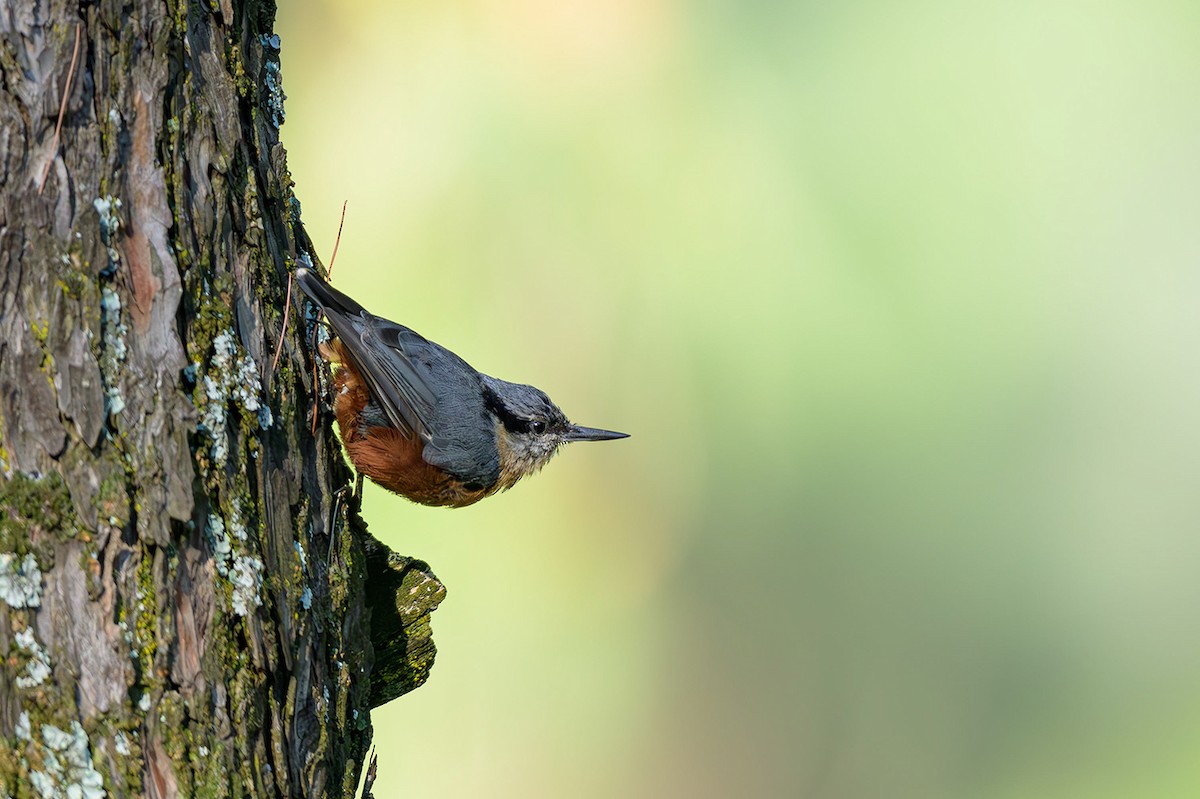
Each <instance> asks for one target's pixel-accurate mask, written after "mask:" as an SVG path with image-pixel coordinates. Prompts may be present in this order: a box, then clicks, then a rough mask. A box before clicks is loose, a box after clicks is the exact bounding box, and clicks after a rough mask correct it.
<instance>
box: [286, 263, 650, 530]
mask: <svg viewBox="0 0 1200 799" xmlns="http://www.w3.org/2000/svg"><path fill="white" fill-rule="evenodd" d="M296 282H297V283H299V284H300V288H301V289H303V290H304V293H305V294H307V295H308V297H309V299H311V300H312V301H313V302H315V303H316V304H317V305H318V306H319V307H320V309H321V310H322V311H323V312H324V313H325V316H326V318H327V319H328V320H329V324H330V326H331V327H332V328H333V331H334V333H335V334H336V338H335V339H333V340H332V341H331V342H330V343H329V344H322V345H321V348H320V350H321V355H322V357H324V358H325V360H327V361H330V362H331V363H332V364H333V367H334V370H333V388H334V402H333V411H334V415H335V416H336V417H337V420H338V426H339V427H340V428H341V431H342V440H343V442H344V443H345V445H346V452H347V454H349V456H350V460H351V462H353V464H354V468H356V469H357V470H358V471H359V472H360V473H362V474H364V475H366V476H367V477H370V478H371V479H372V480H374V481H375V482H376V483H378V484H379V485H381V486H383V487H384V488H386V489H388V490H389V491H394V492H396V493H397V494H400V495H402V496H405V497H408V498H409V499H411V500H412V501H414V502H419V503H421V504H423V505H444V506H450V507H455V508H460V507H463V506H464V505H470V504H472V503H474V502H478V501H479V500H481V499H483V498H484V497H487V496H490V495H492V494H495V493H496V492H497V491H503V490H505V489H508V488H511V487H512V486H513V485H514V484H515V483H516V482H517V481H518V480H520V479H521V478H522V477H524V476H525V475H527V474H532V473H533V472H536V471H537V470H538V469H540V468H542V466H544V465H545V464H546V462H547V461H549V460H550V458H551V457H552V456H553V455H554V453H555V452H557V451H558V448H559V447H560V446H561V445H562V444H565V443H567V442H569V441H604V440H606V439H613V438H625V437H626V436H627V434H626V433H614V432H612V431H610V430H597V429H595V428H592V427H580V426H579V425H574V424H571V422H569V421H568V420H567V417H566V416H565V415H564V414H563V412H562V411H560V410H559V409H558V406H557V405H555V404H554V403H553V402H551V401H550V398H549V397H547V396H546V394H545V393H544V392H542V391H540V390H539V389H536V388H534V387H533V386H524V385H519V384H517V383H508V382H506V381H504V380H497V379H496V378H494V377H489V376H488V375H485V374H482V373H481V372H477V371H475V370H474V369H473V368H471V366H470V365H469V364H468V363H467V362H466V361H464V360H463V359H462V358H460V357H458V356H457V355H455V354H454V353H453V352H450V350H448V349H446V348H445V347H442V346H439V345H437V344H434V343H433V342H432V341H429V340H428V339H426V338H423V337H422V336H420V335H418V334H417V333H416V332H414V331H412V330H410V329H408V328H407V327H405V326H404V325H400V324H397V323H395V322H389V321H388V320H387V319H382V318H380V317H378V316H374V315H373V314H370V313H368V312H367V311H366V310H365V309H364V308H363V307H362V306H361V305H359V304H358V303H357V302H355V301H354V300H352V299H350V298H349V297H347V296H346V295H345V294H343V293H341V292H340V291H338V290H337V289H335V288H333V286H331V285H329V284H328V283H327V282H325V280H324V279H323V278H322V277H321V276H320V275H318V274H317V273H316V271H315V270H312V269H308V268H305V267H300V268H298V269H297V270H296Z"/></svg>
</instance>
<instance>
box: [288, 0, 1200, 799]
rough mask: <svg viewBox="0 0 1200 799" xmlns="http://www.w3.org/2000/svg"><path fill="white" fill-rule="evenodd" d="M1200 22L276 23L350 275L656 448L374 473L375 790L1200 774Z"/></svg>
mask: <svg viewBox="0 0 1200 799" xmlns="http://www.w3.org/2000/svg"><path fill="white" fill-rule="evenodd" d="M1198 8H1200V7H1198V6H1196V4H1195V3H1187V2H1179V1H1178V0H1147V1H1146V2H1139V3H1133V2H1105V1H1104V0H1101V2H1080V1H1079V0H1065V2H1057V3H1054V2H1051V3H1045V2H1021V1H1020V0H1018V2H1015V3H963V2H957V0H924V1H920V0H919V1H918V2H911V3H899V2H884V1H882V0H880V1H878V2H851V3H811V2H795V3H780V2H741V1H739V0H706V1H703V2H701V1H697V2H684V1H683V0H567V1H566V2H561V1H560V0H473V1H472V2H454V1H451V2H435V1H434V0H422V1H421V2H412V1H411V0H410V1H408V2H386V1H385V0H357V1H356V2H350V3H342V2H334V0H324V2H322V1H321V0H304V1H302V2H294V3H282V4H281V6H280V10H279V26H278V27H279V31H280V33H281V34H282V41H283V47H282V58H283V77H284V88H285V90H286V92H287V95H288V99H287V105H286V110H287V123H286V124H285V126H284V128H283V140H284V143H285V145H286V147H287V149H288V154H289V163H290V166H291V169H292V173H293V175H294V176H295V179H296V184H297V185H296V193H297V195H298V197H299V198H300V200H301V202H302V203H303V211H304V216H303V218H304V221H305V223H306V225H307V226H308V229H309V231H310V232H311V233H312V234H313V238H314V240H315V241H316V242H317V245H318V247H319V248H320V249H321V255H322V257H323V258H325V259H326V260H328V257H329V254H330V252H331V250H332V248H333V243H334V236H335V233H336V230H337V225H338V218H339V215H340V211H341V206H342V202H343V201H348V202H349V208H348V211H347V215H346V223H345V230H344V232H343V234H342V240H341V248H340V251H339V254H338V257H337V261H336V266H335V269H334V281H335V282H336V284H337V285H338V286H339V287H340V288H342V289H344V290H345V291H347V292H348V293H350V294H351V295H352V296H354V297H356V298H358V299H360V300H361V301H363V302H364V304H366V305H367V306H368V307H369V308H370V309H371V310H373V311H375V312H377V313H380V314H382V315H385V316H388V317H390V318H393V319H396V320H398V321H401V322H404V323H406V324H408V325H410V326H412V327H413V328H415V329H416V330H418V331H419V332H421V333H423V334H424V335H426V336H428V337H430V338H432V339H434V340H435V341H438V342H440V343H442V344H444V345H446V346H448V347H450V348H451V349H453V350H455V351H456V352H458V353H459V354H460V355H462V356H463V357H465V358H466V359H467V360H468V361H470V362H471V363H472V364H473V365H475V366H476V367H477V368H479V369H481V370H483V371H485V372H488V373H490V374H494V375H496V376H499V377H503V378H506V379H510V380H516V381H521V382H531V383H534V384H536V385H538V386H540V387H542V388H543V389H545V390H546V391H547V392H548V393H549V394H550V395H551V396H552V397H553V398H554V399H555V400H556V401H557V402H558V403H559V404H560V405H561V406H562V407H563V409H564V410H565V411H566V412H567V414H568V415H569V416H571V417H572V419H573V420H574V421H576V422H579V423H581V424H586V425H593V426H599V427H607V428H612V429H617V430H625V431H628V432H630V433H632V434H633V437H632V438H630V439H628V440H625V441H618V442H608V443H603V444H575V445H572V446H571V447H569V448H567V449H566V450H565V451H564V452H563V453H562V454H560V455H559V456H558V458H557V459H556V460H555V461H554V462H553V463H552V464H551V465H550V466H549V467H548V468H547V469H546V471H545V472H544V473H543V474H540V475H538V476H536V477H534V478H532V479H530V480H528V481H526V482H524V483H522V484H521V485H519V486H518V487H517V488H515V489H514V490H513V491H511V492H509V493H508V494H504V495H502V496H499V497H496V498H493V499H490V500H487V501H485V502H483V503H481V504H480V505H478V506H476V507H472V508H469V509H466V510H461V511H446V510H437V509H429V508H423V507H418V506H415V505H411V504H408V503H406V502H405V501H404V500H401V499H399V498H396V497H393V496H390V495H387V494H385V493H383V492H381V491H377V490H376V491H374V492H373V493H368V494H367V497H366V502H365V507H364V515H365V516H366V518H367V520H368V522H369V523H370V525H371V528H372V530H373V532H375V533H376V534H377V535H379V536H380V537H381V538H383V539H384V540H385V541H387V542H388V543H389V544H390V545H391V546H392V547H394V548H395V549H397V550H399V551H401V552H404V553H408V554H413V555H416V556H419V557H422V558H425V559H427V560H429V561H430V563H431V564H432V565H433V568H434V569H435V571H436V572H437V573H438V575H439V576H440V577H442V578H443V579H444V580H445V582H446V583H447V585H448V587H449V598H448V599H447V600H446V602H445V604H443V605H442V607H441V609H440V610H438V612H437V613H436V614H435V616H434V630H435V636H436V640H437V643H438V648H439V654H438V661H437V665H436V666H435V668H434V671H433V676H432V678H431V679H430V681H429V683H428V684H427V685H426V686H425V687H423V688H421V689H420V690H418V691H417V692H415V693H414V694H412V695H410V696H407V697H405V698H403V699H401V700H399V701H397V702H394V703H392V704H391V705H389V706H387V707H386V708H384V709H382V710H380V711H377V712H376V713H375V714H374V719H375V724H376V730H377V732H376V743H377V745H378V747H379V751H380V753H381V767H380V783H379V785H380V787H379V789H378V793H377V795H378V796H380V797H382V798H383V799H388V798H389V797H393V796H401V795H404V796H445V797H488V799H493V798H496V797H499V798H500V799H503V798H504V797H539V798H540V797H545V798H546V799H557V798H558V797H572V798H573V799H574V798H576V797H581V798H582V799H608V798H609V797H639V798H640V797H687V798H689V799H691V798H693V797H705V798H707V797H713V798H719V797H743V796H745V797H767V798H768V799H770V798H772V797H831V798H833V799H858V798H861V799H876V798H878V797H887V798H888V799H896V798H897V797H899V798H901V799H905V798H907V797H913V799H930V798H937V797H946V798H947V799H962V798H963V797H971V798H972V799H980V798H982V799H1064V798H1068V799H1070V798H1073V797H1081V798H1084V797H1085V798H1086V799H1094V798H1097V797H1099V798H1100V799H1105V798H1107V797H1113V798H1114V799H1116V798H1118V797H1119V798H1120V799H1127V798H1128V797H1194V796H1197V795H1200V770H1198V768H1197V763H1198V762H1200V490H1198V488H1197V481H1198V477H1200V368H1198V366H1200V312H1198V311H1197V301H1198V298H1200V89H1198V88H1197V87H1198V86H1200V11H1198Z"/></svg>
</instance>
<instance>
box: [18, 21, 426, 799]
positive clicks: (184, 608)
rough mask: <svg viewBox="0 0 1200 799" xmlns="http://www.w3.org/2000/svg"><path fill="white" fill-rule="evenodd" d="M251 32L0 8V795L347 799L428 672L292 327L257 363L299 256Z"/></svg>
mask: <svg viewBox="0 0 1200 799" xmlns="http://www.w3.org/2000/svg"><path fill="white" fill-rule="evenodd" d="M273 17H274V6H273V4H271V3H269V2H268V3H257V2H254V1H253V0H245V2H241V1H240V0H219V2H218V1H217V0H213V1H212V2H210V3H185V2H182V0H166V1H165V2H164V1H163V0H124V2H116V1H113V0H101V1H100V2H98V3H86V2H85V3H78V4H74V3H67V2H65V1H64V0H0V658H2V663H0V796H14V797H51V796H68V797H87V798H88V799H94V797H100V796H104V795H112V796H118V797H132V796H143V795H144V796H150V797H174V796H183V797H192V796H196V797H224V796H234V797H237V796H256V797H257V796H262V797H268V796H271V797H274V796H297V797H299V796H303V797H322V796H353V794H354V790H355V786H356V783H357V780H358V777H359V773H360V770H361V767H362V765H363V759H364V755H365V753H366V751H367V747H368V745H369V743H370V737H371V724H370V708H371V707H373V706H376V705H378V704H380V703H382V702H384V701H387V700H388V699H391V698H393V697H395V696H397V695H399V694H401V693H403V692H404V691H406V690H410V689H411V688H413V687H416V686H417V685H419V684H420V683H421V682H423V681H424V679H425V676H426V675H427V674H428V669H429V667H430V665H431V664H432V659H433V645H432V641H431V640H430V638H429V613H430V612H431V611H432V610H433V608H434V607H436V605H437V603H438V601H440V599H441V597H442V595H443V589H442V587H441V585H440V584H438V582H437V581H436V578H434V577H433V575H432V574H430V573H429V571H428V567H427V566H425V564H423V563H420V562H417V561H410V560H407V559H404V558H400V557H398V556H396V555H394V554H393V553H390V552H388V551H387V550H386V549H385V548H384V547H383V546H382V545H381V544H379V543H378V542H377V541H375V540H374V539H372V538H370V536H369V535H368V534H367V533H366V531H365V528H364V527H363V526H362V524H361V522H360V521H359V519H358V516H357V510H356V506H357V499H356V498H355V497H353V496H352V495H351V494H350V493H349V492H348V491H346V490H345V487H346V485H347V481H348V479H349V477H350V473H349V471H348V469H347V467H346V466H345V464H344V461H343V460H342V458H341V454H340V449H339V446H338V443H337V441H336V439H335V438H334V437H333V435H332V433H331V430H330V427H329V414H328V413H327V411H326V410H325V409H324V406H323V404H322V403H321V402H320V400H319V399H318V398H319V397H320V396H321V389H322V380H323V377H322V375H323V374H324V372H323V370H319V369H317V368H314V365H313V362H312V352H311V350H310V346H309V345H310V342H311V337H312V335H313V326H314V324H315V320H314V319H313V318H311V315H309V316H307V317H306V318H302V319H299V318H294V320H293V324H292V325H291V326H290V328H289V330H290V332H289V333H288V335H287V337H286V338H285V343H284V346H283V351H282V354H281V356H280V359H279V362H278V366H277V367H273V366H272V362H271V361H272V355H273V351H274V348H275V340H276V339H277V337H278V336H279V332H280V327H281V325H282V324H283V319H284V308H285V306H284V296H285V288H286V280H287V272H288V269H289V267H290V266H291V265H292V264H293V263H294V262H295V260H296V258H298V257H302V256H303V255H308V257H311V258H312V259H313V260H314V261H316V257H315V254H314V253H313V252H312V246H311V242H310V241H309V240H308V237H307V236H306V234H305V233H304V230H303V227H302V226H301V223H300V219H299V205H298V203H297V202H296V200H295V198H294V197H293V195H292V193H291V179H290V176H289V175H288V172H287V167H286V161H285V156H284V151H283V148H282V146H281V145H280V143H279V125H280V124H281V123H282V121H283V92H282V84H281V74H280V70H279V41H278V39H277V38H275V37H273V36H272V34H271V25H272V22H273ZM73 62H74V64H73ZM72 65H73V66H72ZM60 108H61V109H62V111H61V112H60ZM60 113H61V133H60V134H57V135H56V133H55V128H56V122H58V121H59V119H60ZM43 180H44V186H42V185H41V184H42V182H43ZM39 186H41V188H40V189H39ZM293 316H294V317H295V316H296V315H295V314H293ZM314 414H316V415H317V416H318V417H319V418H318V419H317V423H316V425H315V430H316V433H315V435H314V434H313V432H312V431H313V426H314V422H313V415H314ZM368 575H369V579H368ZM372 616H374V618H373V619H372ZM372 629H374V631H375V632H374V634H372ZM373 672H374V674H375V675H376V678H375V679H374V680H373V679H372V673H373Z"/></svg>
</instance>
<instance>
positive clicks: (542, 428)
mask: <svg viewBox="0 0 1200 799" xmlns="http://www.w3.org/2000/svg"><path fill="white" fill-rule="evenodd" d="M529 430H530V432H532V433H533V434H534V435H536V436H540V435H541V434H542V433H544V432H546V423H545V422H543V421H542V420H541V419H534V420H533V421H532V422H530V423H529Z"/></svg>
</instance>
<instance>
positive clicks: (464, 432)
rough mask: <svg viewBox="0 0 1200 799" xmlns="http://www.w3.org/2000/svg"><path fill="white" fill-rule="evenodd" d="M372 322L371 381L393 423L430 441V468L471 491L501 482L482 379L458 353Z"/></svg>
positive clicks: (425, 451) (392, 324)
mask: <svg viewBox="0 0 1200 799" xmlns="http://www.w3.org/2000/svg"><path fill="white" fill-rule="evenodd" d="M371 322H372V323H371V324H369V325H368V326H367V329H366V330H364V339H369V338H373V339H374V340H373V341H371V342H370V345H368V344H367V340H364V341H363V342H362V343H363V345H364V349H365V350H367V351H368V352H370V353H372V356H373V358H374V365H375V366H376V369H377V371H376V374H375V376H374V377H372V378H368V379H369V380H371V381H372V386H371V388H372V395H373V396H374V397H375V398H376V399H378V400H379V401H380V404H381V405H383V406H384V412H385V413H387V414H388V418H390V419H393V423H395V422H394V420H395V418H396V417H399V418H400V419H402V420H403V421H404V422H405V423H406V424H408V425H409V426H410V427H411V429H412V430H413V431H415V433H416V434H417V435H419V436H420V437H421V438H422V440H424V441H425V447H424V449H423V450H422V452H423V456H424V458H425V461H426V462H427V463H430V464H432V465H433V466H437V467H438V468H439V469H442V470H444V471H446V472H449V473H450V474H452V475H454V476H455V477H457V478H459V479H460V480H462V481H463V482H464V483H466V484H467V485H468V486H469V487H478V488H486V487H487V486H490V485H492V484H493V483H495V482H496V480H497V479H498V478H499V477H500V451H499V448H498V447H497V444H496V430H495V423H494V422H493V421H492V418H491V416H490V414H488V412H487V408H486V407H485V406H484V402H483V391H482V389H481V387H480V382H479V375H478V374H477V373H476V372H475V370H474V369H472V368H471V367H470V366H469V365H467V363H466V362H465V361H463V359H462V358H459V357H458V356H457V355H455V354H454V353H453V352H450V351H449V350H447V349H446V348H445V347H442V346H440V345H438V344H435V343H433V342H432V341H429V340H428V339H426V338H424V337H422V336H421V335H419V334H418V333H415V332H414V331H412V330H410V329H408V328H407V327H404V326H403V325H398V324H396V323H395V322H389V321H387V320H384V319H380V318H378V317H372V319H371ZM363 366H364V367H366V364H363ZM376 385H378V388H376Z"/></svg>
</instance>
